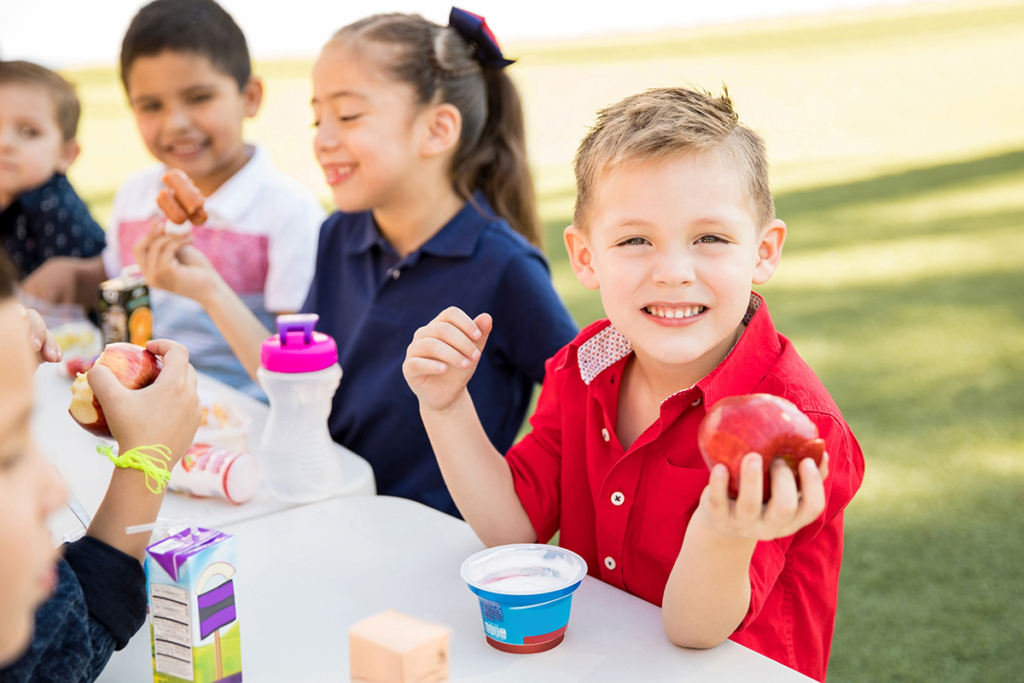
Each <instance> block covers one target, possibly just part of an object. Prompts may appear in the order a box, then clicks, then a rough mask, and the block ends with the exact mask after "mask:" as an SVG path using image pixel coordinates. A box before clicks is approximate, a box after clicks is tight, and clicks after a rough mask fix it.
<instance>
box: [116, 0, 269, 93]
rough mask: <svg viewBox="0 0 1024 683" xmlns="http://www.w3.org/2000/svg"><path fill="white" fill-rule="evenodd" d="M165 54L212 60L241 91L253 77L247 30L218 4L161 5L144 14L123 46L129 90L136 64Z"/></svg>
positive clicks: (159, 0)
mask: <svg viewBox="0 0 1024 683" xmlns="http://www.w3.org/2000/svg"><path fill="white" fill-rule="evenodd" d="M165 50H171V51H173V52H184V53H191V54H196V55H201V56H203V57H206V58H208V59H209V60H210V62H211V63H212V64H213V66H214V67H215V68H216V69H217V70H218V71H221V72H223V73H225V74H227V75H228V76H231V77H232V78H234V79H235V81H236V82H237V83H238V89H239V90H242V89H243V88H244V87H245V85H246V83H248V82H249V77H250V76H251V75H252V63H251V61H250V59H249V47H248V46H247V45H246V42H245V35H244V34H243V33H242V29H240V28H239V27H238V24H236V23H235V20H234V19H232V18H231V15H230V14H228V13H227V12H226V11H225V10H224V8H223V7H221V6H220V5H218V4H217V3H216V2H214V1H213V0H155V1H154V2H151V3H149V4H148V5H146V6H145V7H143V8H142V9H140V10H139V12H138V14H136V15H135V17H134V18H133V19H132V23H131V24H129V26H128V30H127V31H126V32H125V34H124V40H123V41H122V43H121V82H122V83H123V84H124V88H125V90H128V72H129V71H130V70H131V68H132V65H133V64H134V63H135V60H137V59H138V58H139V57H150V56H155V55H158V54H160V53H161V52H164V51H165Z"/></svg>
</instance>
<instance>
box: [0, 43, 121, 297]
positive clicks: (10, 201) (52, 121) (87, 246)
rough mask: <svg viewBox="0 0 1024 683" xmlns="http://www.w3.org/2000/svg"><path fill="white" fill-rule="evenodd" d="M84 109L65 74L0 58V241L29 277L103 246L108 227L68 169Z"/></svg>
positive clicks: (88, 254)
mask: <svg viewBox="0 0 1024 683" xmlns="http://www.w3.org/2000/svg"><path fill="white" fill-rule="evenodd" d="M79 112H80V106H79V103H78V98H77V97H76V95H75V90H74V88H73V87H72V86H71V84H70V83H68V82H67V81H66V80H64V79H63V78H61V76H60V75H58V74H56V73H54V72H53V71H50V70H49V69H46V68H43V67H41V66H39V65H37V64H32V63H30V62H20V61H17V62H0V246H3V247H4V248H5V249H6V250H7V252H8V253H9V254H10V256H11V258H12V259H13V261H14V263H15V264H16V265H17V266H18V268H19V270H20V271H21V277H23V278H24V277H27V276H28V275H29V274H31V273H32V272H33V271H35V270H36V269H37V268H39V266H41V265H42V264H43V262H44V261H46V260H47V259H50V258H52V257H55V256H59V257H71V258H88V257H91V256H96V255H97V254H99V253H100V252H102V251H103V247H104V246H105V245H106V241H105V239H104V235H103V230H102V229H101V228H100V226H99V225H97V224H96V221H94V220H93V218H92V216H90V215H89V210H88V208H86V206H85V204H84V203H83V202H82V200H81V199H80V198H79V197H78V195H77V194H75V191H74V189H73V188H72V187H71V183H69V182H68V179H67V177H66V176H65V174H66V173H67V170H68V168H69V167H70V166H71V164H72V163H73V162H74V160H75V158H76V157H77V156H78V152H79V147H78V142H77V141H76V139H75V136H76V135H77V130H78V116H79Z"/></svg>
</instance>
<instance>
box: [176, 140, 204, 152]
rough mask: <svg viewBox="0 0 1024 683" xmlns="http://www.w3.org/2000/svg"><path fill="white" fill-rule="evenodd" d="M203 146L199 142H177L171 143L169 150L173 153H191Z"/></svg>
mask: <svg viewBox="0 0 1024 683" xmlns="http://www.w3.org/2000/svg"><path fill="white" fill-rule="evenodd" d="M203 147H204V145H203V143H201V142H179V143H177V144H174V145H171V152H173V153H174V154H192V153H194V152H198V151H199V150H201V149H202V148H203Z"/></svg>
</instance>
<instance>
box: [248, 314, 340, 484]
mask: <svg viewBox="0 0 1024 683" xmlns="http://www.w3.org/2000/svg"><path fill="white" fill-rule="evenodd" d="M318 320H319V316H317V315H315V314H301V315H282V316H278V318H277V330H278V333H277V334H276V335H274V336H273V337H270V338H269V339H267V340H265V341H264V342H263V346H262V347H261V349H260V367H259V368H258V369H257V370H256V377H257V379H258V380H259V384H260V387H262V388H263V391H264V392H266V394H267V397H268V398H269V399H270V414H269V416H268V418H267V423H266V425H265V426H264V428H263V438H262V439H261V441H260V452H259V456H260V460H261V464H262V467H263V473H264V478H265V480H266V482H267V485H268V486H269V487H270V491H271V493H273V494H274V496H275V497H277V498H279V499H281V500H284V501H288V502H292V503H308V502H312V501H315V500H322V499H324V498H329V497H331V496H333V495H337V494H338V493H339V492H340V491H341V486H342V481H343V476H342V469H341V454H342V448H341V446H339V445H338V444H336V443H335V442H334V440H333V439H332V438H331V435H330V432H329V431H328V429H327V417H328V416H329V415H330V412H331V400H332V399H333V397H334V392H335V391H337V389H338V384H339V383H340V382H341V367H340V366H339V365H338V348H337V345H336V344H335V342H334V339H332V338H331V337H329V336H327V335H326V334H321V333H319V332H314V331H313V328H314V327H315V326H316V323H317V321H318Z"/></svg>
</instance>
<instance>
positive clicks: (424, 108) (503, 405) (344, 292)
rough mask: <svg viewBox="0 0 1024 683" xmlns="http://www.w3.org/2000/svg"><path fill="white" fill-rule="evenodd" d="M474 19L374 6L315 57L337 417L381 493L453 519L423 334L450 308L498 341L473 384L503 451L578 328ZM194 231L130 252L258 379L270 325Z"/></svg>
mask: <svg viewBox="0 0 1024 683" xmlns="http://www.w3.org/2000/svg"><path fill="white" fill-rule="evenodd" d="M510 63H511V62H510V61H509V60H507V59H505V58H504V57H503V56H502V54H501V51H500V49H499V48H498V44H497V42H496V41H495V39H494V36H493V35H492V34H491V32H490V29H489V28H488V27H487V24H486V23H485V22H484V20H483V18H482V17H478V16H476V15H473V14H470V13H468V12H465V11H462V10H459V9H452V13H451V16H450V18H449V25H448V26H439V25H437V24H434V23H433V22H430V21H427V20H425V19H423V18H422V17H420V16H417V15H407V14H382V15H375V16H372V17H369V18H366V19H363V20H361V21H358V22H355V23H354V24H350V25H349V26H346V27H344V28H343V29H341V30H340V31H338V32H337V33H336V34H335V35H334V37H333V38H332V39H331V40H330V41H329V42H328V43H327V45H326V46H325V47H324V48H323V51H322V52H321V53H320V57H319V59H318V60H317V62H316V64H315V65H314V67H313V112H314V116H315V119H316V127H317V134H316V137H315V140H314V150H315V152H316V156H317V160H318V161H319V162H320V165H321V167H322V168H323V170H324V174H325V176H326V179H327V182H328V184H329V185H330V186H331V190H332V192H333V194H334V200H335V202H336V203H337V205H338V207H339V209H340V211H339V212H337V213H335V214H334V215H332V216H330V217H329V218H328V219H327V221H326V222H325V223H324V225H323V227H322V228H321V231H320V241H319V248H318V252H317V262H316V273H315V275H314V278H313V283H312V285H311V287H310V291H309V295H308V298H307V299H306V303H305V305H304V306H303V311H304V312H313V313H317V314H319V315H320V323H319V326H318V329H319V330H320V331H322V332H325V333H327V334H329V335H331V336H333V337H334V338H335V339H336V340H337V342H338V351H339V361H340V363H341V366H342V368H343V369H344V375H343V377H342V380H341V386H340V387H339V388H338V392H337V394H336V395H335V397H334V406H333V410H332V412H331V417H330V420H329V426H330V430H331V434H332V436H333V437H334V439H335V440H336V441H338V442H339V443H341V444H343V445H344V446H346V447H347V448H350V449H351V450H353V451H354V452H356V453H358V454H359V455H361V456H363V457H364V458H366V459H367V460H368V461H369V462H370V464H371V465H372V466H373V469H374V474H375V476H376V479H377V488H378V491H379V492H380V493H382V494H387V495H396V496H402V497H405V498H411V499H413V500H418V501H420V502H422V503H425V504H427V505H429V506H431V507H433V508H436V509H438V510H441V511H444V512H448V513H450V514H456V515H457V514H458V511H457V510H456V508H455V504H454V503H453V502H452V499H451V496H450V495H449V493H448V490H447V488H446V486H445V484H444V480H443V478H442V477H441V472H440V470H439V468H438V465H437V460H436V459H435V458H434V455H433V451H432V450H431V447H430V442H429V440H428V438H427V435H426V432H425V430H424V428H423V424H422V421H421V420H420V415H419V405H418V403H417V400H416V397H415V395H414V394H413V393H412V391H410V390H409V388H408V385H407V384H406V382H405V380H404V378H403V376H402V363H403V361H404V360H405V354H406V349H407V347H408V346H409V343H410V342H411V341H412V338H413V334H414V333H415V331H416V330H417V329H419V328H420V327H423V326H424V325H426V324H427V323H428V322H430V320H432V319H433V318H434V317H435V316H436V315H437V314H438V313H439V312H441V311H442V310H444V309H445V308H448V307H450V306H456V307H458V308H460V309H462V310H463V311H466V312H467V313H469V314H470V315H476V314H478V313H482V312H484V311H488V312H489V313H491V314H492V316H493V317H494V319H495V326H494V327H495V330H498V331H500V333H499V332H496V336H495V337H492V338H491V339H490V341H489V342H488V346H487V352H486V353H485V354H484V357H483V358H482V360H481V363H480V367H479V369H478V370H477V371H476V373H475V374H474V377H473V380H472V382H470V384H469V391H470V394H471V396H472V397H473V401H474V403H475V405H476V407H477V411H478V412H479V414H480V418H481V422H482V423H483V426H484V429H485V431H486V432H487V435H488V437H489V438H490V439H491V441H492V442H493V444H494V446H495V448H497V449H498V450H499V451H501V452H504V451H506V450H507V449H508V448H509V447H510V446H511V444H512V441H513V439H514V438H515V435H516V434H517V432H518V430H519V427H520V425H521V423H522V421H523V418H524V416H525V414H526V410H527V408H528V405H529V401H530V397H531V394H532V391H533V387H534V385H535V384H537V383H539V382H541V381H543V378H544V361H545V360H547V359H548V358H549V357H550V356H552V355H554V353H555V352H556V351H558V350H559V349H560V348H561V347H562V346H564V345H565V344H567V343H568V342H569V341H571V340H572V339H573V337H574V336H575V334H576V327H575V325H574V323H573V321H572V319H571V318H570V316H569V314H568V312H567V311H566V309H565V306H564V305H563V304H562V302H561V300H560V299H559V298H558V295H557V294H556V293H555V291H554V289H553V288H552V285H551V277H550V274H549V272H548V268H547V263H546V261H545V259H544V257H543V255H542V254H541V251H540V250H539V248H538V247H537V246H536V245H537V244H539V242H540V222H539V219H538V217H537V211H536V205H535V201H534V196H533V186H532V182H531V178H530V172H529V167H528V165H527V162H526V144H525V134H524V125H523V111H522V105H521V103H520V100H519V95H518V93H517V92H516V89H515V87H514V85H513V84H512V81H511V80H510V79H509V77H508V75H507V74H506V73H505V72H504V67H505V66H507V65H508V64H510ZM188 241H189V238H188V236H184V237H183V236H179V235H166V234H164V233H163V230H162V228H159V227H158V228H155V229H154V230H153V232H151V233H150V234H149V235H148V236H147V237H146V238H144V239H142V240H140V241H139V242H138V243H137V244H136V247H135V250H136V259H137V260H138V262H139V264H141V266H142V269H143V272H144V274H145V276H146V278H147V280H148V281H149V283H150V284H151V285H152V286H156V287H160V288H163V289H168V290H171V291H173V292H175V293H178V294H182V295H184V296H189V297H191V298H193V299H195V300H196V301H198V302H199V303H200V304H202V305H203V307H204V308H205V309H206V311H207V312H208V313H209V315H210V317H211V318H212V319H213V321H214V322H215V323H216V324H217V326H218V328H219V329H220V331H221V332H222V333H223V334H224V337H225V339H226V340H227V341H228V343H229V344H230V345H231V348H232V349H233V350H234V352H235V353H236V354H237V355H238V357H239V359H240V360H241V362H242V365H243V366H245V368H246V370H247V371H248V372H249V374H250V375H252V376H253V377H255V372H256V368H257V366H258V365H259V348H260V343H261V342H262V340H263V339H265V338H266V337H268V336H270V333H269V332H268V331H267V330H266V329H265V328H264V327H263V325H262V324H261V323H259V321H257V320H256V318H255V317H253V316H252V315H251V314H250V313H249V311H248V309H247V308H245V307H244V305H242V303H241V301H240V300H239V299H238V297H237V296H235V295H234V293H233V292H232V291H231V290H230V288H229V287H227V286H226V285H225V283H224V282H223V280H222V279H221V278H220V276H219V275H217V273H216V271H215V270H213V268H212V267H211V266H210V265H209V263H208V262H207V261H206V260H205V259H204V258H203V256H202V255H201V254H200V253H199V252H198V251H197V250H196V249H194V248H192V247H191V246H188Z"/></svg>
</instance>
